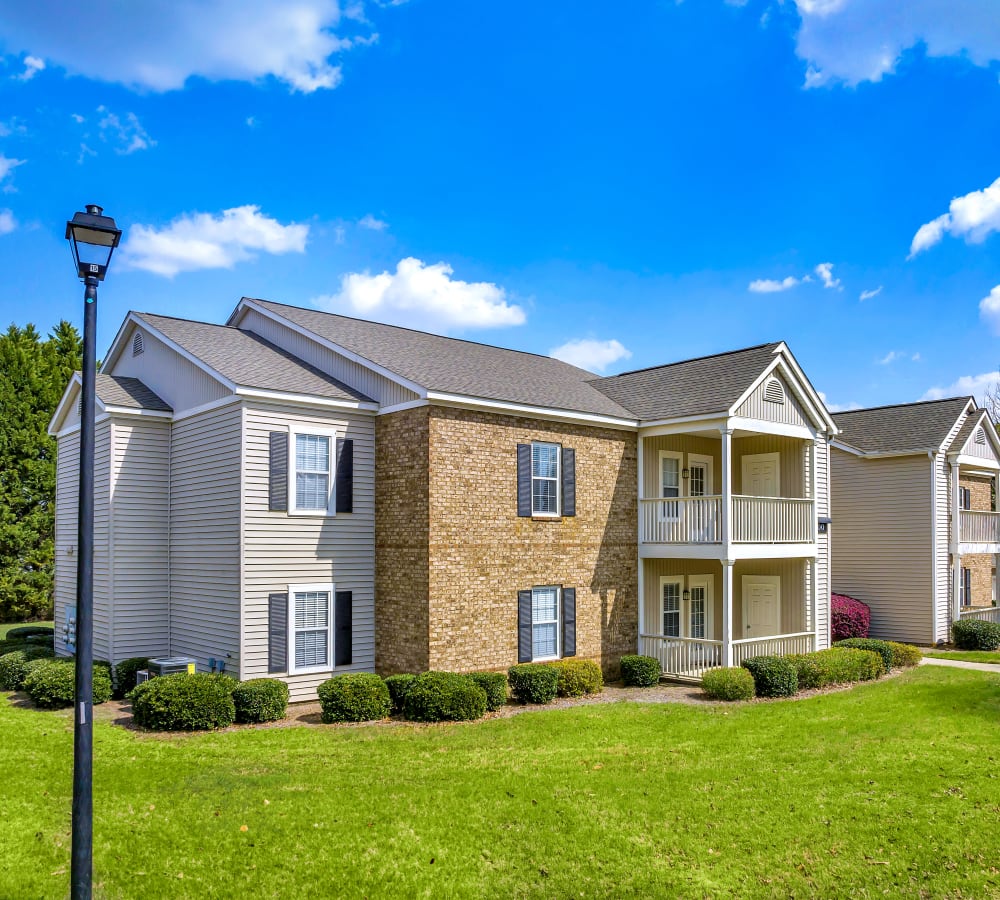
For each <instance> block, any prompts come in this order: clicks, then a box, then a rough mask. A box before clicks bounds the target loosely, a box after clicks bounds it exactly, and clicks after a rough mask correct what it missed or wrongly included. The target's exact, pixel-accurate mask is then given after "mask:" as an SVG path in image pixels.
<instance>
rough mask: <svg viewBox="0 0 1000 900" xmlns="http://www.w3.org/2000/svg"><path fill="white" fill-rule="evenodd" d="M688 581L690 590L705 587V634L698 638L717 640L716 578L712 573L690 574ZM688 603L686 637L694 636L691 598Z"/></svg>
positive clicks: (685, 619)
mask: <svg viewBox="0 0 1000 900" xmlns="http://www.w3.org/2000/svg"><path fill="white" fill-rule="evenodd" d="M687 581H688V583H687V586H688V590H689V591H693V590H694V588H698V587H703V588H704V589H705V634H704V635H703V636H702V637H700V638H698V640H703V641H712V640H715V637H714V635H715V597H714V595H713V589H714V587H715V579H714V578H713V577H712V576H711V575H688V579H687ZM682 597H683V594H682ZM686 605H687V609H686V610H685V615H684V624H685V625H686V626H687V634H686V635H685V637H694V634H693V633H692V631H693V629H692V628H691V608H692V604H691V600H688V602H687V604H686Z"/></svg>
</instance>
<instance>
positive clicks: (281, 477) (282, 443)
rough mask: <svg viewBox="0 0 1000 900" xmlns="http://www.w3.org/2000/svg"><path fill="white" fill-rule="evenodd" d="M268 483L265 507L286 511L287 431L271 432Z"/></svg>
mask: <svg viewBox="0 0 1000 900" xmlns="http://www.w3.org/2000/svg"><path fill="white" fill-rule="evenodd" d="M268 465H269V478H270V483H269V485H268V491H267V508H268V509H270V510H272V511H275V512H287V511H288V432H287V431H272V432H271V456H270V461H269V463H268Z"/></svg>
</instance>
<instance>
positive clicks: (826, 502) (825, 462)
mask: <svg viewBox="0 0 1000 900" xmlns="http://www.w3.org/2000/svg"><path fill="white" fill-rule="evenodd" d="M813 452H814V453H815V454H816V516H817V518H832V517H831V516H830V499H831V498H830V479H831V475H832V473H831V471H830V453H831V450H830V444H829V443H828V441H827V439H826V437H825V436H820V437H819V438H817V439H816V442H815V444H814V445H813ZM835 527H836V523H833V524H831V526H830V528H831V529H832V528H835ZM832 553H833V550H832V547H831V536H830V533H829V532H827V533H826V534H818V535H817V536H816V635H817V638H816V641H817V644H816V649H817V650H823V649H825V648H826V647H828V646H830V591H831V584H830V574H831V572H832V570H833V560H832V558H831V556H832Z"/></svg>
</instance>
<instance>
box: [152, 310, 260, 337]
mask: <svg viewBox="0 0 1000 900" xmlns="http://www.w3.org/2000/svg"><path fill="white" fill-rule="evenodd" d="M132 313H133V315H136V316H152V317H153V318H154V319H170V320H171V321H172V322H187V323H188V324H189V325H211V326H212V327H213V328H226V329H228V330H229V331H243V329H242V328H237V327H236V326H235V325H220V324H219V323H218V322H205V321H203V320H202V319H186V318H184V316H165V315H164V314H163V313H154V312H142V311H140V310H137V309H133V310H132ZM250 333H252V332H247V334H250Z"/></svg>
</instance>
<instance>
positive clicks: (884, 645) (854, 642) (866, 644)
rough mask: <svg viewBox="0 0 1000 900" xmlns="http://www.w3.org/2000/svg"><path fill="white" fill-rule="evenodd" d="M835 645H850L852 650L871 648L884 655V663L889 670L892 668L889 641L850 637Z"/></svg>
mask: <svg viewBox="0 0 1000 900" xmlns="http://www.w3.org/2000/svg"><path fill="white" fill-rule="evenodd" d="M833 646H834V647H849V648H851V649H852V650H871V651H872V652H873V653H877V654H878V655H879V656H881V657H882V665H883V666H885V671H886V672H888V671H889V670H890V669H891V668H892V647H890V646H889V642H888V641H880V640H878V639H876V638H848V639H847V640H846V641H837V643H836V644H834V645H833Z"/></svg>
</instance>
